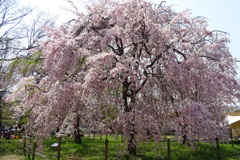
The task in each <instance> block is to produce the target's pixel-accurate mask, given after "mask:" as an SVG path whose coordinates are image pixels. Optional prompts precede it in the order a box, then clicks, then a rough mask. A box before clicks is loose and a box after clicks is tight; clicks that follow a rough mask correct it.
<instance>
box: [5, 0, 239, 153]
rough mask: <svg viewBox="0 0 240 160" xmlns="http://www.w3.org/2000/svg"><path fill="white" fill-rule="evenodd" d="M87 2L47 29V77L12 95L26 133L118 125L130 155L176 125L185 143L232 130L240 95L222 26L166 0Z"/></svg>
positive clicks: (28, 80) (29, 80)
mask: <svg viewBox="0 0 240 160" xmlns="http://www.w3.org/2000/svg"><path fill="white" fill-rule="evenodd" d="M69 2H70V3H71V4H73V3H72V2H71V1H69ZM73 6H74V5H73ZM85 8H86V10H85V11H84V12H79V11H78V10H77V7H76V6H74V7H73V11H74V12H75V13H76V19H74V20H71V21H70V22H69V23H66V24H65V25H63V26H62V27H61V28H59V29H49V35H48V38H47V40H46V41H45V42H44V43H42V45H41V47H39V48H38V50H40V52H41V53H42V54H43V57H44V59H43V68H42V70H41V71H42V72H43V73H44V74H43V76H41V77H40V78H39V77H38V79H36V77H34V76H32V77H28V78H25V79H24V80H23V81H22V84H23V85H24V87H21V88H20V89H19V90H17V91H16V92H15V93H14V94H13V95H11V96H10V97H9V99H19V100H21V101H22V103H21V105H19V106H17V107H16V111H17V115H19V116H22V115H24V113H26V112H27V111H29V110H31V114H30V115H29V116H30V117H29V118H30V119H31V120H29V122H28V127H29V128H28V129H31V131H32V132H33V133H38V134H40V133H41V134H47V133H48V132H49V130H50V129H51V128H53V127H61V126H62V124H63V123H64V122H65V121H68V122H71V124H73V125H74V124H76V120H77V122H79V123H80V125H87V126H89V127H96V128H97V129H98V130H102V129H103V128H111V129H112V131H115V133H118V131H119V129H121V131H122V132H123V133H124V137H125V138H126V139H127V140H128V143H129V145H128V150H129V152H130V153H131V154H135V153H136V143H137V140H147V139H148V138H149V137H153V139H154V141H156V142H158V141H160V140H162V138H163V136H164V135H165V134H166V133H168V132H169V131H173V130H174V131H175V132H174V133H175V135H176V137H182V138H181V140H182V141H183V142H184V143H190V142H192V140H197V139H201V138H204V139H212V140H213V139H215V138H216V137H225V136H226V135H227V130H226V128H224V126H226V125H227V121H226V119H225V117H226V116H225V114H224V113H226V112H227V111H228V109H229V106H230V105H233V104H235V103H237V101H238V99H239V82H238V80H237V77H236V76H237V72H236V60H235V59H234V58H233V57H232V55H231V54H230V52H229V49H228V43H229V39H228V37H227V34H226V33H225V32H222V31H217V30H214V31H209V30H208V28H207V26H208V23H207V21H206V19H205V18H203V17H191V13H190V11H189V10H187V11H183V12H180V13H177V12H175V11H174V10H173V9H172V8H171V6H167V5H165V4H164V3H161V4H153V3H151V2H148V1H145V0H130V1H129V0H126V1H114V0H99V1H94V2H92V3H89V4H86V7H85ZM23 93H24V94H23Z"/></svg>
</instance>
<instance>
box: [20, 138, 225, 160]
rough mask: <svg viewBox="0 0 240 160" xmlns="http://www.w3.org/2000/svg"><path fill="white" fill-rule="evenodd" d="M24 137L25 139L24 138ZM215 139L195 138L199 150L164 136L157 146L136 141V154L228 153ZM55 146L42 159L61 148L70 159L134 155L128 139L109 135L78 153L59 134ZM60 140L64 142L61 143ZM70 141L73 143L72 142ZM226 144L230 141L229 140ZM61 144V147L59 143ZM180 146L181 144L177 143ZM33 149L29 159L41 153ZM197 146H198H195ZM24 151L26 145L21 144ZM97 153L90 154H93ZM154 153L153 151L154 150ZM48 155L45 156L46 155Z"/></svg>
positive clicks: (158, 156) (107, 159) (166, 158)
mask: <svg viewBox="0 0 240 160" xmlns="http://www.w3.org/2000/svg"><path fill="white" fill-rule="evenodd" d="M94 138H95V137H94ZM25 141H26V139H25ZM25 141H24V146H26V142H25ZM211 141H214V142H215V145H214V146H211V145H209V144H207V143H206V142H207V141H206V140H202V141H198V142H199V143H201V142H204V143H202V146H201V147H202V148H200V149H199V150H200V151H196V150H192V149H189V147H187V146H186V148H185V147H184V146H183V145H181V144H179V143H178V142H176V141H171V140H170V139H167V140H166V141H162V142H161V143H159V145H158V146H156V145H155V144H154V143H153V142H147V143H146V142H138V145H137V146H138V147H137V155H138V156H137V158H139V159H141V158H143V159H155V158H156V159H164V160H173V159H177V160H180V159H186V155H187V156H188V158H189V159H197V158H196V157H198V156H199V155H201V154H204V156H205V158H204V157H203V155H201V157H203V158H202V159H209V157H211V158H210V159H211V160H214V159H216V160H222V159H226V158H227V157H224V155H222V154H221V151H223V152H224V150H223V149H221V145H224V143H225V142H224V141H221V142H219V139H218V138H216V139H215V140H211ZM58 144H59V145H58V147H57V148H56V149H57V152H53V153H55V154H54V155H48V156H44V155H41V156H42V157H45V158H44V159H57V160H60V158H61V159H66V157H64V156H63V155H61V153H62V152H64V155H65V156H66V153H67V156H68V157H71V159H75V158H76V159H79V157H84V156H85V155H88V156H92V158H91V159H102V160H110V159H111V160H112V159H122V158H123V157H124V159H134V158H133V157H131V155H128V154H127V151H126V150H127V149H126V148H127V147H126V145H127V143H124V142H123V141H109V140H108V139H106V140H98V141H96V142H93V141H90V142H87V141H85V142H82V144H81V145H78V146H81V147H82V148H84V150H81V149H79V153H78V155H76V152H74V153H73V152H72V153H71V152H70V151H68V149H69V148H70V146H69V145H67V144H68V143H67V141H66V140H65V141H64V142H62V138H59V139H58ZM62 144H63V145H62ZM71 145H72V144H71ZM228 145H229V144H228ZM62 146H63V147H62ZM179 146H180V147H179ZM32 147H33V148H32V150H31V152H32V153H31V154H32V156H30V153H29V154H28V159H32V160H34V159H35V156H36V155H37V156H40V154H39V153H35V150H36V142H35V143H34V144H33V145H32ZM198 147H199V146H198ZM24 152H26V151H25V148H24ZM94 153H96V155H90V154H94ZM153 153H155V155H154V154H153ZM46 157H48V158H46Z"/></svg>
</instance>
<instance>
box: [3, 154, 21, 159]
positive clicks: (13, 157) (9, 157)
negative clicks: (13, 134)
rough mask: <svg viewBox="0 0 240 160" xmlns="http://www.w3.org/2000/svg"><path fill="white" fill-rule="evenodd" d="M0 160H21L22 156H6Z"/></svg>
mask: <svg viewBox="0 0 240 160" xmlns="http://www.w3.org/2000/svg"><path fill="white" fill-rule="evenodd" d="M0 159H1V160H23V159H24V156H17V155H6V156H2V157H0Z"/></svg>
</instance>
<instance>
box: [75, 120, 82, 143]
mask: <svg viewBox="0 0 240 160" xmlns="http://www.w3.org/2000/svg"><path fill="white" fill-rule="evenodd" d="M79 120H80V118H79V117H77V118H76V123H75V124H74V142H75V143H77V144H81V143H82V140H81V135H80V132H79V127H80V123H79Z"/></svg>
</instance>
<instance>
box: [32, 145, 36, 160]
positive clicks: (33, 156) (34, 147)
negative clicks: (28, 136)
mask: <svg viewBox="0 0 240 160" xmlns="http://www.w3.org/2000/svg"><path fill="white" fill-rule="evenodd" d="M36 147H37V142H34V143H33V154H32V160H34V159H35V152H36Z"/></svg>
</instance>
